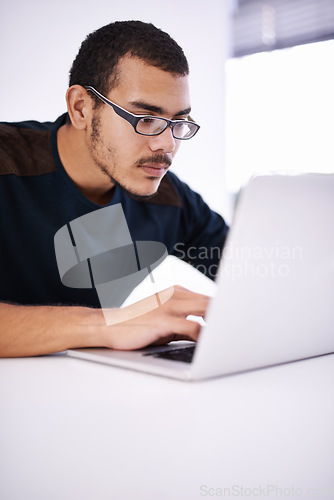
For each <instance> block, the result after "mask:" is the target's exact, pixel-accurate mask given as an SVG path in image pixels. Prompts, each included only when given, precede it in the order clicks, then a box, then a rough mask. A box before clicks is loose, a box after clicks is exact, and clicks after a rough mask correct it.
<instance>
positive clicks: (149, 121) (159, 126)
mask: <svg viewBox="0 0 334 500" xmlns="http://www.w3.org/2000/svg"><path fill="white" fill-rule="evenodd" d="M167 126H168V125H167V122H165V120H161V119H160V118H148V117H145V118H142V119H141V120H139V121H138V123H137V132H139V133H140V134H144V135H157V134H159V133H161V132H163V130H165V129H166V128H167ZM197 128H198V127H197V126H196V125H194V124H192V123H189V122H187V121H184V122H183V121H182V122H179V123H176V124H175V125H174V127H173V135H174V137H175V138H176V139H189V138H190V137H192V136H193V135H194V134H195V133H196V131H197Z"/></svg>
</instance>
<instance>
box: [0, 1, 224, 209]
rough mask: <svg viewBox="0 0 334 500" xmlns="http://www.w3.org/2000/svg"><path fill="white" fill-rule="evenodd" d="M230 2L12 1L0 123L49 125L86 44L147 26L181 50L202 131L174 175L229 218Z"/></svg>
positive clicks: (2, 59) (6, 6)
mask: <svg viewBox="0 0 334 500" xmlns="http://www.w3.org/2000/svg"><path fill="white" fill-rule="evenodd" d="M228 2H229V0H207V1H206V2H203V0H182V1H180V0H168V2H158V1H157V0H140V1H138V0H118V1H115V0H111V1H110V0H66V1H65V0H58V1H56V2H50V1H48V0H29V1H25V0H11V1H10V2H2V5H1V7H0V47H1V51H0V68H1V78H0V121H19V120H26V119H36V120H41V121H53V120H54V119H56V117H57V116H59V115H60V114H61V113H63V112H64V111H65V109H66V108H65V93H66V89H67V84H68V72H69V69H70V67H71V64H72V61H73V59H74V57H75V55H76V53H77V51H78V49H79V46H80V44H81V42H82V40H83V39H84V38H85V36H86V35H87V34H88V33H90V32H91V31H93V30H95V29H97V28H99V27H101V26H103V25H105V24H108V23H109V22H112V21H116V20H126V19H139V20H142V21H146V22H153V23H154V24H155V25H156V26H157V27H159V28H162V29H163V30H165V31H167V32H168V33H170V35H171V36H172V37H173V38H175V39H176V41H177V42H178V43H179V44H180V45H181V46H182V47H183V49H184V51H185V53H186V55H187V58H188V61H189V64H190V85H191V99H192V108H193V112H192V114H193V116H194V117H195V119H196V120H197V121H198V123H200V125H201V126H202V128H201V130H200V132H199V133H198V135H197V136H196V137H195V138H194V139H192V140H191V141H189V142H187V143H184V144H182V147H181V150H180V152H179V153H178V155H177V157H176V159H175V161H174V164H173V170H174V171H175V172H176V173H177V174H178V175H179V177H181V178H182V179H183V180H185V181H186V182H187V183H188V184H189V185H190V186H191V187H192V188H193V189H195V190H196V191H198V192H200V193H201V194H202V195H203V197H204V198H205V200H206V201H207V202H208V203H209V205H210V206H211V207H212V208H214V209H215V210H217V211H219V212H220V213H222V214H227V218H228V214H229V203H228V197H227V195H226V194H225V177H224V149H225V147H224V146H225V139H224V121H223V120H224V94H225V77H224V64H225V59H226V56H227V50H228V49H227V47H228Z"/></svg>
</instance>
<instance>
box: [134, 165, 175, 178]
mask: <svg viewBox="0 0 334 500" xmlns="http://www.w3.org/2000/svg"><path fill="white" fill-rule="evenodd" d="M140 168H141V169H142V170H144V172H145V173H146V174H148V175H149V176H150V177H163V176H164V175H165V173H166V170H167V168H168V166H167V165H163V166H162V165H141V166H140Z"/></svg>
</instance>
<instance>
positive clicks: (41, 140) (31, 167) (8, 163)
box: [0, 121, 56, 176]
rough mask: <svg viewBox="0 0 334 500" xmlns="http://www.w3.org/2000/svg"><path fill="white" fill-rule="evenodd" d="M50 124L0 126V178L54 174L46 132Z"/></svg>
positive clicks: (54, 167)
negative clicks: (4, 176) (2, 176)
mask: <svg viewBox="0 0 334 500" xmlns="http://www.w3.org/2000/svg"><path fill="white" fill-rule="evenodd" d="M53 126H54V123H51V122H45V123H40V122H37V121H25V122H17V123H0V175H6V174H14V175H17V176H27V175H41V174H45V173H50V172H54V171H55V170H56V166H55V163H54V159H53V156H52V152H51V146H50V131H51V129H52V127H53Z"/></svg>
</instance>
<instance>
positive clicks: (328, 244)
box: [68, 174, 334, 380]
mask: <svg viewBox="0 0 334 500" xmlns="http://www.w3.org/2000/svg"><path fill="white" fill-rule="evenodd" d="M333 214H334V175H318V174H304V175H265V176H256V177H254V178H253V179H252V180H251V181H250V182H249V183H248V185H247V186H246V187H245V188H244V189H243V191H242V193H241V195H240V196H239V201H238V203H237V207H236V210H235V215H234V220H233V223H232V227H231V229H230V232H229V235H228V238H227V242H226V245H225V247H224V249H223V251H222V258H221V262H220V266H219V272H218V278H217V291H216V293H215V296H214V298H213V299H212V300H211V303H210V307H209V311H208V314H207V317H206V325H205V326H203V327H202V330H201V333H200V338H199V340H198V342H197V343H196V344H195V343H189V342H174V343H171V344H168V346H163V347H154V348H153V347H151V348H146V349H142V350H137V351H131V352H128V351H113V350H110V349H105V348H94V349H91V348H89V349H73V350H69V351H68V355H69V356H73V357H77V358H82V359H86V360H90V361H95V362H99V363H106V364H110V365H114V366H119V367H123V368H130V369H133V370H139V371H144V372H147V373H152V374H157V375H163V376H167V377H173V378H177V379H183V380H200V379H205V378H210V377H217V376H221V375H228V374H232V373H237V372H242V371H246V370H252V369H256V368H263V367H267V366H272V365H276V364H280V363H285V362H291V361H296V360H301V359H305V358H310V357H313V356H319V355H323V354H328V353H332V352H334V307H333V297H334V223H333Z"/></svg>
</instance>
